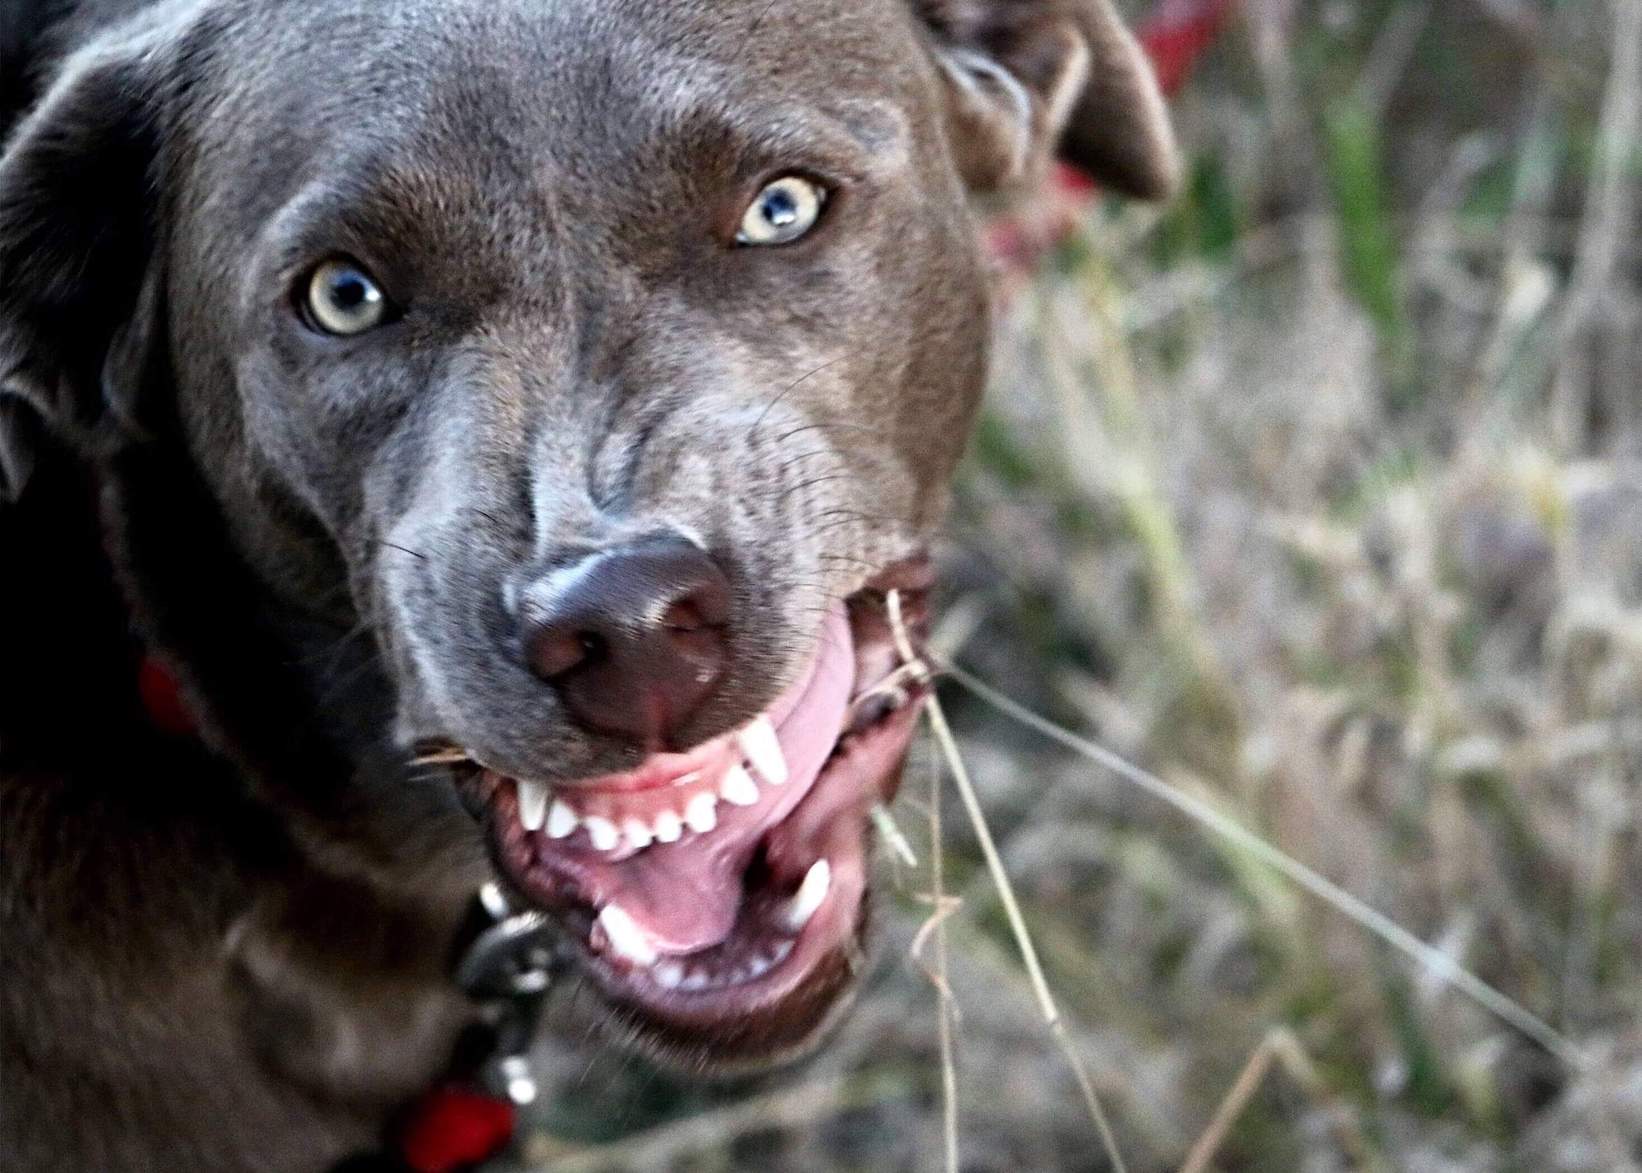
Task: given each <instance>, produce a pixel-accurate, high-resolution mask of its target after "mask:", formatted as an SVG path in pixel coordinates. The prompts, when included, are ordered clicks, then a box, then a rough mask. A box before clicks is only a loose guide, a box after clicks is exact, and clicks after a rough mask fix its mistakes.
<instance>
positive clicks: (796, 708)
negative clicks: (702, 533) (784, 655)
mask: <svg viewBox="0 0 1642 1173" xmlns="http://www.w3.org/2000/svg"><path fill="white" fill-rule="evenodd" d="M854 681H855V652H854V647H853V645H852V642H851V639H850V628H849V619H848V616H847V613H846V611H845V608H844V606H843V604H841V603H840V604H837V605H836V606H835V607H834V608H833V610H832V611H831V612H830V613H829V614H828V615H827V618H826V621H825V622H824V623H823V625H822V628H821V633H820V640H819V643H818V644H817V648H816V652H815V655H814V657H813V659H812V660H811V662H810V665H809V667H808V668H807V669H806V670H805V671H804V672H803V673H802V674H801V675H800V676H799V679H798V681H797V682H796V683H795V684H794V685H793V686H792V687H791V688H789V689H788V690H787V691H786V692H785V693H783V694H782V695H781V696H780V697H778V698H777V699H776V701H775V703H774V704H772V705H771V706H770V708H769V709H768V710H767V713H768V715H769V717H770V719H771V721H772V722H773V723H774V725H775V728H776V733H777V736H778V737H779V739H780V741H781V749H782V752H783V754H784V755H785V756H786V759H787V769H788V777H787V781H786V782H785V783H784V784H782V785H780V786H773V785H770V784H768V783H762V782H761V783H760V785H759V791H760V796H759V800H758V802H757V803H755V804H753V805H752V806H746V807H737V806H732V805H730V804H729V803H726V802H720V803H719V804H718V826H717V827H716V828H714V829H713V830H712V831H709V832H707V833H706V834H699V835H687V836H686V837H685V838H684V839H683V840H681V841H679V842H677V843H670V844H656V845H653V846H651V847H649V848H647V849H646V850H644V851H641V852H639V853H638V854H637V855H635V856H632V857H631V858H629V859H626V860H623V861H621V862H618V863H608V864H603V865H600V866H599V867H598V868H597V871H598V872H600V873H604V874H601V875H599V876H598V877H597V881H598V882H597V884H596V886H597V887H598V888H600V889H602V890H603V891H604V892H606V893H608V894H609V895H608V899H610V900H613V901H614V902H615V903H618V904H620V905H621V907H622V909H623V910H624V911H625V912H626V913H627V914H628V915H629V916H631V917H632V918H633V920H634V921H635V922H636V923H637V924H638V926H639V928H640V929H642V930H643V931H644V933H645V935H646V936H647V937H648V938H649V939H650V942H651V944H652V945H653V946H655V948H657V949H658V950H660V951H662V952H666V953H689V952H694V951H696V950H698V949H705V948H707V947H709V946H712V945H716V944H718V943H719V942H720V941H723V940H724V939H725V938H726V937H728V936H729V935H730V931H731V929H732V928H733V926H734V924H735V920H736V915H737V913H738V911H739V910H740V907H741V900H742V876H743V875H744V874H745V873H746V870H747V867H748V864H749V863H750V862H751V859H752V854H753V851H754V850H755V849H756V848H757V846H758V843H759V840H760V839H761V838H762V836H763V835H764V833H765V832H766V831H768V830H769V829H770V828H771V827H773V826H775V825H776V824H777V823H779V822H781V820H782V819H784V818H786V817H787V815H789V814H790V813H791V812H792V810H793V808H794V807H796V806H797V805H798V803H799V802H800V801H801V800H802V799H803V797H804V795H805V794H806V793H807V792H808V791H809V789H810V787H811V786H813V785H814V783H815V780H816V778H817V776H819V775H820V773H821V768H822V766H824V765H825V764H826V761H827V758H828V756H829V755H830V754H831V753H832V749H833V747H834V746H835V745H836V744H837V742H838V737H839V734H840V732H841V731H842V729H843V722H844V715H845V712H846V710H847V708H848V705H849V699H850V693H851V690H852V688H853V685H854ZM795 879H796V877H795ZM601 903H603V901H601Z"/></svg>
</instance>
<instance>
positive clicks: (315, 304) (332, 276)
mask: <svg viewBox="0 0 1642 1173" xmlns="http://www.w3.org/2000/svg"><path fill="white" fill-rule="evenodd" d="M303 306H304V308H305V309H306V310H307V316H308V320H309V321H310V322H312V323H313V325H314V327H315V328H316V329H319V330H323V331H324V332H325V333H327V334H341V335H344V336H346V335H350V334H363V333H364V332H365V331H366V330H371V329H374V328H375V327H377V326H380V325H381V324H382V323H383V321H384V320H386V318H387V316H388V299H387V298H386V297H384V296H383V294H382V290H381V288H380V287H379V286H378V285H377V284H376V281H375V279H374V278H372V277H371V275H370V274H369V273H367V272H365V270H364V269H363V268H361V267H360V266H359V265H358V264H357V263H356V262H354V261H350V260H348V259H347V258H346V257H335V258H332V259H331V260H328V261H326V262H325V263H324V264H322V265H320V266H319V268H317V269H315V270H314V271H313V275H312V276H311V277H309V278H308V290H307V293H306V294H305V295H304V301H303Z"/></svg>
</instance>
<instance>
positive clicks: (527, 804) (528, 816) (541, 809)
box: [517, 781, 547, 831]
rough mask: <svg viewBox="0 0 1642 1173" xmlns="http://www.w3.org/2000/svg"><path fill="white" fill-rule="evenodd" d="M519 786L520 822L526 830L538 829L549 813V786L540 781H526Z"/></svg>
mask: <svg viewBox="0 0 1642 1173" xmlns="http://www.w3.org/2000/svg"><path fill="white" fill-rule="evenodd" d="M517 785H518V788H519V822H521V823H523V824H524V828H525V830H526V831H538V830H540V829H541V826H542V817H543V816H544V815H545V814H546V813H547V787H546V786H544V785H542V784H541V783H540V782H524V781H521V782H519V783H518V784H517Z"/></svg>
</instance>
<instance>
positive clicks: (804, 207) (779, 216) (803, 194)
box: [735, 175, 827, 244]
mask: <svg viewBox="0 0 1642 1173" xmlns="http://www.w3.org/2000/svg"><path fill="white" fill-rule="evenodd" d="M826 199H827V191H826V189H825V188H823V187H821V186H820V185H819V184H817V183H815V182H813V181H811V180H808V179H805V178H804V177H803V176H802V175H783V176H781V177H780V178H779V179H773V180H771V181H770V182H769V183H766V184H765V185H764V188H763V190H762V191H760V192H759V193H758V195H757V196H756V197H754V199H753V202H752V204H751V205H750V206H749V207H748V208H747V211H746V212H745V213H744V214H743V215H742V217H741V227H740V230H739V231H737V232H736V237H735V238H736V243H737V244H791V243H792V242H793V241H795V240H797V239H798V238H799V237H800V236H803V235H804V234H805V233H806V232H808V231H809V230H810V229H811V228H813V227H815V222H816V221H817V220H818V219H819V218H820V216H821V206H822V205H823V204H824V203H825V202H826Z"/></svg>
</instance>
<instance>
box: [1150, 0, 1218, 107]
mask: <svg viewBox="0 0 1642 1173" xmlns="http://www.w3.org/2000/svg"><path fill="white" fill-rule="evenodd" d="M1235 2H1236V0H1162V2H1161V3H1160V4H1158V6H1157V7H1156V8H1155V9H1153V10H1152V14H1151V15H1150V16H1149V17H1147V18H1146V20H1145V22H1144V23H1143V24H1142V25H1141V26H1140V29H1139V31H1138V32H1137V33H1136V34H1135V36H1136V37H1137V39H1138V40H1139V41H1140V46H1141V48H1143V49H1145V50H1146V56H1148V57H1150V58H1151V59H1152V68H1153V69H1154V70H1156V71H1157V84H1158V85H1159V87H1161V88H1162V90H1163V93H1164V95H1165V96H1170V97H1172V96H1173V95H1175V94H1177V93H1179V92H1180V87H1181V86H1183V85H1185V84H1186V79H1187V78H1188V77H1190V76H1191V74H1192V69H1193V68H1194V67H1195V66H1196V65H1197V60H1198V58H1199V57H1201V56H1203V51H1204V50H1205V49H1207V48H1208V47H1209V46H1210V45H1212V44H1213V43H1214V39H1215V37H1216V36H1218V35H1219V33H1220V26H1221V25H1223V24H1224V23H1225V21H1226V17H1227V16H1229V15H1230V14H1231V9H1232V5H1233V4H1234V3H1235Z"/></svg>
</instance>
